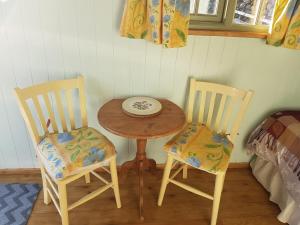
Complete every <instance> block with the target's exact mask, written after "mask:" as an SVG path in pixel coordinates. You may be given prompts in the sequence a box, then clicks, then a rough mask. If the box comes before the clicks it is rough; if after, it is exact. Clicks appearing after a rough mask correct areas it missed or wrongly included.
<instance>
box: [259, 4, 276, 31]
mask: <svg viewBox="0 0 300 225" xmlns="http://www.w3.org/2000/svg"><path fill="white" fill-rule="evenodd" d="M274 6H275V0H266V1H265V2H264V3H263V5H262V8H261V13H260V18H259V20H258V24H260V25H270V24H271V22H272V16H273V11H274Z"/></svg>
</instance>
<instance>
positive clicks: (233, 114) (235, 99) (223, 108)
mask: <svg viewBox="0 0 300 225" xmlns="http://www.w3.org/2000/svg"><path fill="white" fill-rule="evenodd" d="M252 96H253V92H252V91H244V90H239V89H236V88H233V87H229V86H225V85H221V84H215V83H208V82H201V81H196V80H195V79H193V78H192V79H191V80H190V91H189V99H188V104H187V120H188V122H189V123H191V122H195V121H196V122H198V123H202V124H205V125H206V126H208V127H209V128H210V129H212V130H214V131H217V132H224V133H226V134H228V138H229V139H230V140H231V141H232V142H233V141H234V139H235V137H236V135H237V132H238V129H239V127H240V123H241V120H242V118H243V116H244V114H245V112H246V109H247V107H248V104H249V102H250V100H251V98H252ZM195 115H196V118H195Z"/></svg>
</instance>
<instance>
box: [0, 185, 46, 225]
mask: <svg viewBox="0 0 300 225" xmlns="http://www.w3.org/2000/svg"><path fill="white" fill-rule="evenodd" d="M40 189H41V186H40V185H39V184H0V225H26V224H27V221H28V219H29V216H30V213H31V211H32V208H33V205H34V202H35V200H36V198H37V195H38V193H39V191H40Z"/></svg>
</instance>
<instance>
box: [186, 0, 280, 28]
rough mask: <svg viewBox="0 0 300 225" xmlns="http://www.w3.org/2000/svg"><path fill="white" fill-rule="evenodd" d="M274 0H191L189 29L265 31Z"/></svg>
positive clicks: (269, 21) (271, 13)
mask: <svg viewBox="0 0 300 225" xmlns="http://www.w3.org/2000/svg"><path fill="white" fill-rule="evenodd" d="M275 1H276V0H191V6H190V13H191V21H190V28H191V29H212V30H228V31H253V32H267V29H268V26H269V25H270V24H271V21H272V15H273V10H274V5H275Z"/></svg>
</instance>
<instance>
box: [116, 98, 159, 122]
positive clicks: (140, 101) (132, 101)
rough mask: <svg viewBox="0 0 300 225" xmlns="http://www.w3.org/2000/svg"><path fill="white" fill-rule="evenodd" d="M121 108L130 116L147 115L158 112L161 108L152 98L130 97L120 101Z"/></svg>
mask: <svg viewBox="0 0 300 225" xmlns="http://www.w3.org/2000/svg"><path fill="white" fill-rule="evenodd" d="M122 109H123V111H124V112H125V113H126V114H128V115H130V116H136V117H147V116H154V115H157V114H159V113H160V111H161V110H162V105H161V103H160V102H159V101H157V100H156V99H154V98H150V97H131V98H127V99H126V100H125V101H124V102H123V103H122Z"/></svg>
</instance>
